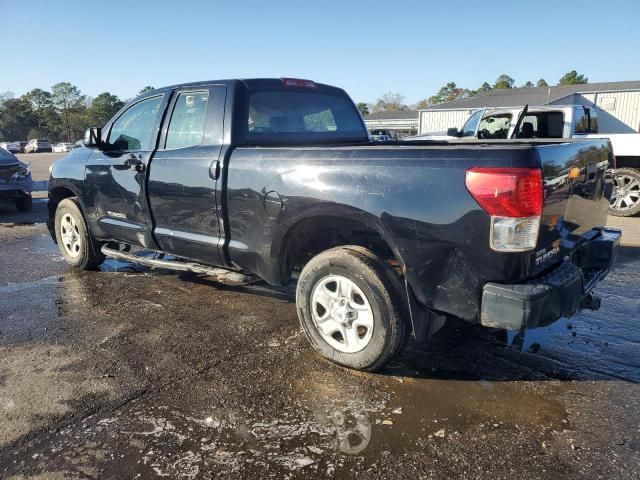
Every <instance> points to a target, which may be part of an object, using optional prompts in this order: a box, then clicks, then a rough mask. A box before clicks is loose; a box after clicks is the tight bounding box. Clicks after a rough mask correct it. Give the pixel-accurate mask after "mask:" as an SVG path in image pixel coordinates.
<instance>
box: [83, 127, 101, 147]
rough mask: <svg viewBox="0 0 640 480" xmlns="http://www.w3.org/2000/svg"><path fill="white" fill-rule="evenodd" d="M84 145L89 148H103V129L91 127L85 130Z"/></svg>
mask: <svg viewBox="0 0 640 480" xmlns="http://www.w3.org/2000/svg"><path fill="white" fill-rule="evenodd" d="M83 142H84V146H85V147H88V148H102V129H101V128H100V127H90V128H87V129H86V130H85V132H84V140H83Z"/></svg>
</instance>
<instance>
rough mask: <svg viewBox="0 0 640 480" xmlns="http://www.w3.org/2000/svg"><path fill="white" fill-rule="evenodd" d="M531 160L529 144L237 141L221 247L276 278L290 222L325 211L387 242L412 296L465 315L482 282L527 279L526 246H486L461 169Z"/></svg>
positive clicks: (535, 162)
mask: <svg viewBox="0 0 640 480" xmlns="http://www.w3.org/2000/svg"><path fill="white" fill-rule="evenodd" d="M539 165H540V164H539V159H538V156H537V154H536V152H535V149H534V147H532V146H530V145H529V146H525V145H508V146H505V145H493V146H492V145H482V146H479V145H477V144H476V145H473V146H472V145H460V146H455V147H454V146H451V145H449V146H430V147H429V146H406V147H405V146H399V145H393V146H389V147H385V146H352V147H333V148H330V147H321V148H275V147H274V148H237V149H235V150H234V151H233V152H232V154H231V158H230V160H229V162H228V164H227V167H226V168H227V187H226V209H227V213H228V226H227V231H228V236H229V242H228V255H229V258H230V260H231V261H232V262H233V263H235V264H237V265H239V266H242V267H243V268H246V269H249V270H251V271H253V272H254V273H257V274H258V275H260V276H261V277H263V278H265V279H266V280H267V281H269V282H270V283H274V284H277V283H281V282H284V281H286V280H287V279H286V278H282V272H281V263H280V262H281V259H282V246H283V244H284V240H285V238H286V236H287V233H288V232H289V231H290V229H291V228H292V227H293V226H295V225H296V224H297V223H298V222H300V221H302V220H304V219H307V218H313V217H314V216H324V215H330V216H335V217H338V218H349V219H352V220H357V221H359V222H361V223H363V224H365V225H366V226H367V227H370V228H372V229H374V230H376V231H377V232H378V233H379V234H380V235H381V237H382V238H383V239H384V240H385V241H386V242H387V244H388V245H389V246H390V247H391V249H392V251H393V253H394V255H395V257H396V259H397V260H398V261H399V262H400V264H401V265H402V266H403V268H404V269H405V271H406V275H407V279H408V282H409V284H410V285H411V287H412V289H413V291H414V293H415V295H416V297H417V299H418V301H419V302H420V303H422V304H423V305H426V306H429V307H431V308H435V309H438V310H442V311H445V312H448V313H450V314H453V315H457V316H460V317H462V318H466V319H469V320H471V319H474V318H476V317H477V316H478V308H479V307H478V305H479V300H480V296H481V288H482V285H483V284H484V283H485V282H487V281H498V282H518V281H522V280H524V279H526V278H527V277H528V276H529V275H530V274H531V270H530V266H531V265H532V261H531V255H533V253H524V254H513V253H511V254H505V253H498V252H494V251H492V250H491V249H490V247H489V217H488V215H487V214H486V213H485V212H484V211H483V210H482V209H481V208H480V207H479V206H478V204H477V203H476V202H475V200H474V199H473V198H472V197H471V196H470V194H469V193H468V191H467V190H466V187H465V174H466V170H467V169H468V168H470V167H474V166H504V167H533V168H535V167H539ZM269 192H277V194H278V195H279V196H280V198H281V201H282V210H281V212H280V213H279V214H278V215H275V216H270V215H268V214H267V213H266V211H265V208H264V201H265V197H266V196H267V194H268V193H269ZM272 195H273V194H272Z"/></svg>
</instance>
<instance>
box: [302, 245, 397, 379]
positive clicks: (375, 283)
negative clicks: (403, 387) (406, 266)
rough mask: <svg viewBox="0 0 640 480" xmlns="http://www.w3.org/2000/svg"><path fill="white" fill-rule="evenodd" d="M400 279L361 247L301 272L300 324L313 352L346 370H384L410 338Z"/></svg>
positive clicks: (338, 251)
mask: <svg viewBox="0 0 640 480" xmlns="http://www.w3.org/2000/svg"><path fill="white" fill-rule="evenodd" d="M401 288H402V287H401V284H400V281H399V278H398V275H397V274H396V273H395V272H394V271H393V270H392V269H391V267H389V266H388V265H387V264H386V263H385V262H384V261H383V260H382V259H381V258H380V257H378V256H377V255H375V254H374V253H373V252H371V251H369V250H367V249H365V248H362V247H358V246H347V247H339V248H333V249H331V250H327V251H325V252H323V253H320V254H319V255H317V256H316V257H314V258H313V259H312V260H311V261H310V262H309V263H307V265H306V266H305V267H304V269H303V270H302V273H301V274H300V278H299V280H298V288H297V291H296V305H297V307H298V318H299V319H300V323H301V325H302V328H303V330H304V332H305V334H306V335H307V338H308V339H309V341H310V342H311V345H312V346H313V348H314V349H315V350H316V351H317V352H318V353H319V354H320V355H322V356H323V357H325V358H327V359H328V360H331V361H332V362H334V363H337V364H339V365H343V366H345V367H348V368H353V369H357V370H364V371H369V372H372V371H376V370H379V369H381V368H382V367H383V366H384V365H385V364H386V363H387V362H388V361H389V360H391V359H392V358H393V357H394V356H395V355H397V354H398V353H399V352H400V351H401V350H402V348H403V347H404V345H405V343H406V340H407V339H408V336H409V325H408V323H406V322H405V320H404V318H406V312H405V310H406V307H405V303H404V302H403V301H402V290H401Z"/></svg>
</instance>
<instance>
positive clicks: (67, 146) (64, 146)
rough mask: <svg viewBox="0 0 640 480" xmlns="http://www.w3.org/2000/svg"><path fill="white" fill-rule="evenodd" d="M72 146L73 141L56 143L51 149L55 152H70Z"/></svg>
mask: <svg viewBox="0 0 640 480" xmlns="http://www.w3.org/2000/svg"><path fill="white" fill-rule="evenodd" d="M73 147H74V145H73V143H56V144H55V145H54V146H53V151H54V152H56V153H62V152H70V151H71V150H72V149H73Z"/></svg>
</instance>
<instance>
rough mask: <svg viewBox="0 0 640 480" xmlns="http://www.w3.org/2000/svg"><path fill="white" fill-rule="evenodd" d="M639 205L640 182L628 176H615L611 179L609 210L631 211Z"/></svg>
mask: <svg viewBox="0 0 640 480" xmlns="http://www.w3.org/2000/svg"><path fill="white" fill-rule="evenodd" d="M639 204H640V181H638V179H637V178H635V177H632V176H630V175H616V176H615V177H614V179H613V194H612V195H611V208H613V209H614V210H620V211H624V210H631V209H632V208H635V207H637V206H638V205H639Z"/></svg>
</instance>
